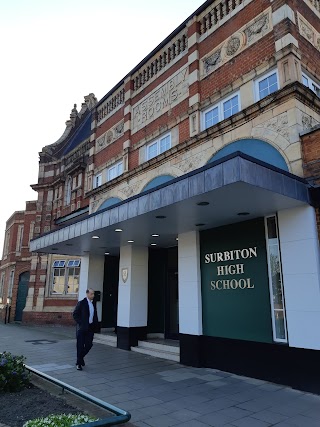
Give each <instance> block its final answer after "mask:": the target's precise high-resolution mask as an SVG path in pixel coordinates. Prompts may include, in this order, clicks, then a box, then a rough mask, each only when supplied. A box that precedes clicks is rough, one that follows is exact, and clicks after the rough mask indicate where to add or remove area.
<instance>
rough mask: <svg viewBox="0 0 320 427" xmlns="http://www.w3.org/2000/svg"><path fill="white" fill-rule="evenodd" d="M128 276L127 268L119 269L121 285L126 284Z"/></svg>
mask: <svg viewBox="0 0 320 427" xmlns="http://www.w3.org/2000/svg"><path fill="white" fill-rule="evenodd" d="M128 274H129V269H128V267H125V268H122V269H121V277H122V281H123V283H126V281H127V279H128Z"/></svg>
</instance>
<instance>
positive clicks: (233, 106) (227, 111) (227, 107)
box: [223, 95, 239, 119]
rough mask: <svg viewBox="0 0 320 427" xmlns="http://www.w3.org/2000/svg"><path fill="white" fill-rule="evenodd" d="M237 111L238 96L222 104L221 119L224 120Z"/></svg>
mask: <svg viewBox="0 0 320 427" xmlns="http://www.w3.org/2000/svg"><path fill="white" fill-rule="evenodd" d="M238 111H239V103H238V95H236V96H234V97H233V98H231V99H229V100H228V101H226V102H224V103H223V117H224V118H225V119H226V118H228V117H230V116H232V115H233V114H235V113H237V112H238Z"/></svg>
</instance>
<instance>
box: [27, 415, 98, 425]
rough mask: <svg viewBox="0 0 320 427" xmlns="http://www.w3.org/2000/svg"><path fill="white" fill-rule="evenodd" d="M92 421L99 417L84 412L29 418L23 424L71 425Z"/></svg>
mask: <svg viewBox="0 0 320 427" xmlns="http://www.w3.org/2000/svg"><path fill="white" fill-rule="evenodd" d="M91 421H97V418H92V417H89V416H88V415H82V414H61V415H49V416H48V417H45V418H36V419H34V420H29V421H27V422H26V423H24V424H23V427H69V426H75V425H78V424H84V423H89V422H91Z"/></svg>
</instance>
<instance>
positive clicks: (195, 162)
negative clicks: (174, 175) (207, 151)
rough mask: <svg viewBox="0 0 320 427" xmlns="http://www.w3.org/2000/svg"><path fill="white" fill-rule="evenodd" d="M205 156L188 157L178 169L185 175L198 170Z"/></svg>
mask: <svg viewBox="0 0 320 427" xmlns="http://www.w3.org/2000/svg"><path fill="white" fill-rule="evenodd" d="M202 157H203V155H202V154H198V155H196V156H192V157H188V158H187V159H185V160H183V161H182V162H181V163H179V164H178V165H177V167H178V168H179V169H180V170H181V171H182V172H184V173H186V172H189V171H192V170H194V169H197V168H198V167H199V165H200V163H201V160H202Z"/></svg>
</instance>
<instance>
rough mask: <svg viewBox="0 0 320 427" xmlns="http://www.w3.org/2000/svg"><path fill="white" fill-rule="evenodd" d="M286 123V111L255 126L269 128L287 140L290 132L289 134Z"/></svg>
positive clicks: (287, 121)
mask: <svg viewBox="0 0 320 427" xmlns="http://www.w3.org/2000/svg"><path fill="white" fill-rule="evenodd" d="M288 123H289V120H288V115H287V113H283V114H280V115H279V116H277V117H274V118H272V119H270V120H267V121H266V122H264V123H261V125H258V126H257V127H258V128H264V129H270V130H272V131H274V132H276V133H278V134H279V135H281V136H282V137H283V138H285V139H286V140H288V141H289V139H290V134H289V128H288Z"/></svg>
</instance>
